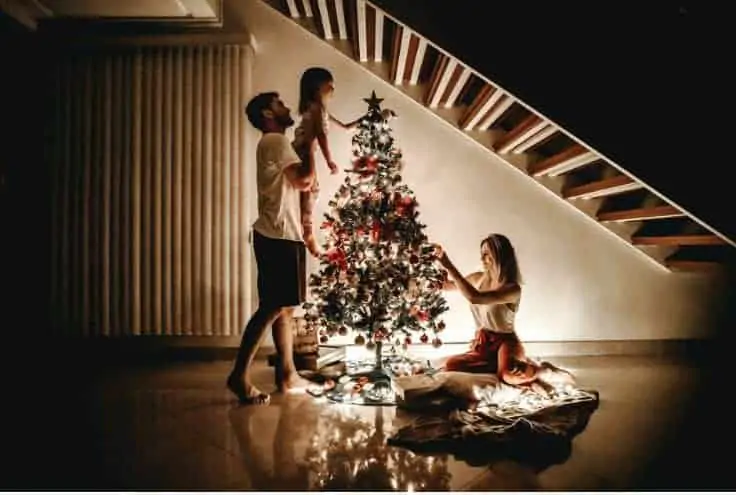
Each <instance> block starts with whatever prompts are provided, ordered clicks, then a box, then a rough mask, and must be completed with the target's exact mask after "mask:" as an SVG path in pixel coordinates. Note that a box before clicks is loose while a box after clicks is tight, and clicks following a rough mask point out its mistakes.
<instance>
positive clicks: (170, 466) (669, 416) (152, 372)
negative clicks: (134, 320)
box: [26, 357, 698, 491]
mask: <svg viewBox="0 0 736 495" xmlns="http://www.w3.org/2000/svg"><path fill="white" fill-rule="evenodd" d="M558 362H559V363H560V364H563V365H568V366H572V367H574V368H575V369H576V370H578V375H579V379H580V381H581V382H582V385H583V386H587V387H590V388H595V389H597V390H598V391H599V392H600V394H601V404H600V407H599V409H598V410H597V411H596V412H595V413H594V414H593V416H592V418H591V420H590V423H589V424H588V426H587V428H586V430H585V431H583V432H582V433H581V434H580V435H579V436H578V437H576V438H575V440H574V442H573V449H572V454H571V456H570V457H569V459H567V460H566V461H565V462H563V463H562V464H558V465H553V466H551V467H548V468H546V469H543V470H542V471H539V472H537V471H535V470H534V469H531V468H529V467H527V466H524V465H521V464H519V463H517V462H511V461H498V462H494V463H493V464H492V465H487V466H469V465H468V464H466V463H465V462H463V461H459V460H456V459H454V458H453V457H452V456H447V455H435V456H433V457H432V458H431V459H427V458H426V457H424V456H419V455H413V454H410V453H409V452H408V451H406V450H405V449H401V448H397V447H387V446H386V444H385V440H386V438H387V437H388V436H389V435H390V433H391V432H392V431H393V429H394V428H397V427H398V426H401V425H402V424H405V423H406V421H408V420H409V419H410V418H409V417H408V416H407V414H406V413H403V412H399V413H397V412H396V410H395V409H394V408H392V407H361V406H344V405H337V404H332V403H326V402H324V401H319V400H315V399H314V398H312V397H311V396H308V395H299V396H288V397H284V396H279V395H274V397H273V401H272V404H271V405H269V406H267V407H240V406H238V405H237V404H236V403H235V402H234V401H233V400H232V399H231V397H230V396H229V395H228V393H227V391H226V390H225V389H224V382H223V380H224V376H225V375H226V372H227V370H228V366H229V363H227V362H209V363H188V364H187V363H183V364H175V365H168V366H159V367H155V368H151V367H149V368H140V369H127V370H119V371H116V372H111V373H107V374H97V375H96V377H97V380H96V382H95V383H92V384H89V386H87V387H78V388H75V389H74V392H72V391H71V389H70V392H69V393H68V394H67V396H66V400H65V401H62V402H61V403H58V404H53V405H49V409H48V411H49V412H48V414H47V417H48V421H46V422H45V423H43V424H42V425H40V426H38V428H39V429H43V431H44V434H45V435H46V437H47V438H46V440H45V443H44V447H43V448H42V449H39V450H40V452H41V453H40V454H39V455H37V456H36V461H35V462H37V463H39V464H38V466H39V467H38V471H39V472H42V474H43V476H41V477H39V473H38V472H37V473H35V476H34V475H29V476H28V478H27V480H28V484H27V485H26V486H27V487H29V488H30V484H35V485H36V486H39V483H41V484H44V483H45V485H44V486H48V484H51V485H52V486H54V487H56V488H96V489H128V490H147V489H168V490H186V489H207V490H283V491H292V490H306V489H347V490H350V489H356V490H360V489H373V490H381V489H389V490H390V489H396V490H401V491H408V490H416V491H420V490H447V489H449V490H516V489H521V490H531V489H539V488H542V489H562V490H586V489H587V490H595V489H628V488H632V484H634V483H635V482H636V480H637V479H639V478H637V476H639V475H640V474H641V470H642V469H643V467H644V466H645V465H646V463H647V461H648V460H649V459H650V458H651V457H652V455H653V454H652V452H653V449H652V446H656V445H658V444H659V443H661V440H662V439H663V438H664V437H665V436H666V435H667V432H668V430H672V431H674V429H676V428H677V427H678V426H677V425H678V422H679V421H680V420H681V416H682V415H683V414H684V411H685V406H686V405H687V403H688V401H689V398H690V397H691V394H692V391H693V390H695V388H696V387H697V385H698V372H697V369H696V368H693V367H691V366H686V365H683V364H676V363H672V362H666V361H663V360H656V359H651V358H649V359H643V358H638V359H635V358H611V357H609V358H601V357H597V358H569V359H566V360H562V359H561V360H558ZM271 373H272V370H271V369H269V368H267V367H266V366H265V364H264V363H259V364H258V369H257V372H256V377H257V380H256V381H257V383H258V384H259V385H262V386H263V388H264V389H266V390H270V389H271V388H272V387H271V386H269V385H270V383H271V380H272V374H271ZM44 414H45V413H44V411H39V415H41V416H43V415H44ZM39 431H40V430H39ZM70 445H73V446H74V449H71V448H69V446H70ZM28 449H29V450H33V448H32V446H30V445H29V446H28ZM51 460H53V463H52V462H51ZM41 463H46V464H43V467H41V466H42V464H41ZM62 466H63V467H62ZM39 480H44V483H42V482H41V481H39ZM633 488H636V486H635V485H634V486H633Z"/></svg>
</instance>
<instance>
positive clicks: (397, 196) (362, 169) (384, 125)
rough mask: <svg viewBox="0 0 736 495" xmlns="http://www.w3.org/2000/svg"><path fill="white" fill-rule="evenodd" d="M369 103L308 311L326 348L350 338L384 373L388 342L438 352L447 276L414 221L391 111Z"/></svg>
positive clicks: (328, 221) (327, 229)
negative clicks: (338, 338) (384, 350)
mask: <svg viewBox="0 0 736 495" xmlns="http://www.w3.org/2000/svg"><path fill="white" fill-rule="evenodd" d="M364 101H366V103H368V113H367V114H366V115H365V116H364V117H363V119H361V121H360V123H359V125H358V128H357V132H356V134H355V136H354V137H353V163H352V167H351V168H350V169H348V170H346V172H347V177H346V178H345V182H344V184H342V185H341V186H340V188H339V190H338V191H337V192H336V194H335V196H334V198H333V199H332V200H331V201H330V202H329V203H328V207H329V209H328V212H327V213H325V221H324V223H323V224H322V225H321V228H322V231H323V232H324V233H325V237H326V241H325V243H324V244H323V249H324V255H323V257H322V259H321V262H320V269H319V271H318V273H316V274H313V275H312V277H311V279H310V287H311V289H312V296H313V299H312V301H311V302H309V303H305V305H304V309H305V320H306V322H307V325H308V326H309V327H310V328H312V329H314V330H315V331H318V332H319V335H320V341H321V342H322V343H326V342H327V341H328V340H329V338H330V337H331V336H334V335H347V334H348V333H349V332H353V333H355V334H357V335H356V337H355V343H356V344H357V345H365V346H366V347H367V348H368V349H374V348H375V350H376V367H377V368H380V367H381V366H382V357H381V356H382V348H383V344H384V343H388V344H391V345H396V346H403V347H404V348H406V347H407V346H408V345H410V344H411V343H412V342H414V341H415V339H416V340H418V341H420V342H422V343H428V342H430V341H431V342H432V344H433V345H434V346H435V347H439V346H440V345H441V344H442V341H441V340H440V338H439V336H438V333H440V332H441V331H442V330H443V329H444V328H445V323H444V322H443V321H442V320H441V319H440V316H441V315H442V314H443V313H444V312H445V311H447V309H448V307H447V302H446V301H445V299H444V297H443V295H442V292H441V290H442V285H443V282H444V280H445V276H446V274H445V272H444V271H443V270H441V269H440V268H439V267H438V266H437V265H436V264H435V249H434V247H433V246H432V245H431V244H430V243H429V242H428V240H427V236H426V235H425V234H424V228H425V227H426V226H425V225H423V224H422V223H420V222H419V221H418V220H417V217H418V215H419V213H418V211H417V207H418V203H417V201H416V199H415V197H414V193H413V191H412V190H411V189H409V187H408V186H406V185H405V184H403V183H402V177H401V169H402V155H401V151H400V150H399V149H398V148H397V147H395V146H394V139H393V137H392V135H391V128H390V126H389V123H388V119H389V118H390V116H391V115H392V114H393V112H391V111H388V110H386V111H382V110H381V102H382V101H383V99H381V98H377V97H376V93H375V92H373V94H372V95H371V98H366V99H365V100H364Z"/></svg>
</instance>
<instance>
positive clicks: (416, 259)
mask: <svg viewBox="0 0 736 495" xmlns="http://www.w3.org/2000/svg"><path fill="white" fill-rule="evenodd" d="M409 263H411V264H412V265H416V264H417V263H419V256H417V255H416V254H412V255H411V256H409Z"/></svg>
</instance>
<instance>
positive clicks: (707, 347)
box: [35, 336, 717, 363]
mask: <svg viewBox="0 0 736 495" xmlns="http://www.w3.org/2000/svg"><path fill="white" fill-rule="evenodd" d="M239 343H240V338H239V337H190V336H182V337H171V336H169V337H159V336H138V337H123V338H120V337H118V338H115V337H108V338H74V339H61V340H58V341H56V342H53V343H51V345H47V344H48V343H47V342H44V348H45V349H48V350H50V351H52V352H53V353H54V354H57V355H63V356H65V360H66V361H70V360H83V361H89V360H93V361H97V362H101V363H112V362H120V361H122V362H130V361H134V362H140V361H143V362H148V361H150V362H157V363H167V362H177V361H216V360H231V359H234V357H235V355H236V353H237V348H238V345H239ZM35 345H38V343H35ZM524 345H525V347H526V350H527V354H529V355H530V356H533V357H553V356H661V357H665V356H671V357H686V358H689V357H692V358H697V357H703V356H706V355H708V354H709V353H710V352H712V351H713V350H714V349H715V346H716V345H717V343H716V342H715V341H710V340H588V341H556V342H525V343H524ZM333 349H334V346H324V347H323V348H322V349H321V351H322V352H320V354H325V352H326V351H330V350H333ZM361 349H362V348H360V347H357V346H348V348H347V349H346V353H347V355H348V356H350V355H354V354H356V353H358V354H359V353H360V352H361ZM467 349H468V344H467V343H454V344H444V345H443V346H442V347H440V348H439V349H435V348H433V347H432V346H431V345H422V344H417V345H413V346H412V347H411V351H410V352H411V353H412V354H414V355H416V356H417V357H427V358H429V359H432V358H437V357H442V356H446V355H451V354H458V353H462V352H465V351H466V350H467ZM274 352H275V349H274V348H273V346H263V347H261V349H260V350H259V352H258V355H257V357H258V358H259V359H265V358H266V356H268V355H269V354H272V353H274Z"/></svg>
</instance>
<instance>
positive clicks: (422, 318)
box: [417, 310, 429, 321]
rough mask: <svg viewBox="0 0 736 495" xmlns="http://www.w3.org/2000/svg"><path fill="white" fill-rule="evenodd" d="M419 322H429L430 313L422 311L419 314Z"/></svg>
mask: <svg viewBox="0 0 736 495" xmlns="http://www.w3.org/2000/svg"><path fill="white" fill-rule="evenodd" d="M417 320H419V321H427V320H429V313H427V312H426V311H424V310H422V311H420V312H419V313H417Z"/></svg>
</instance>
